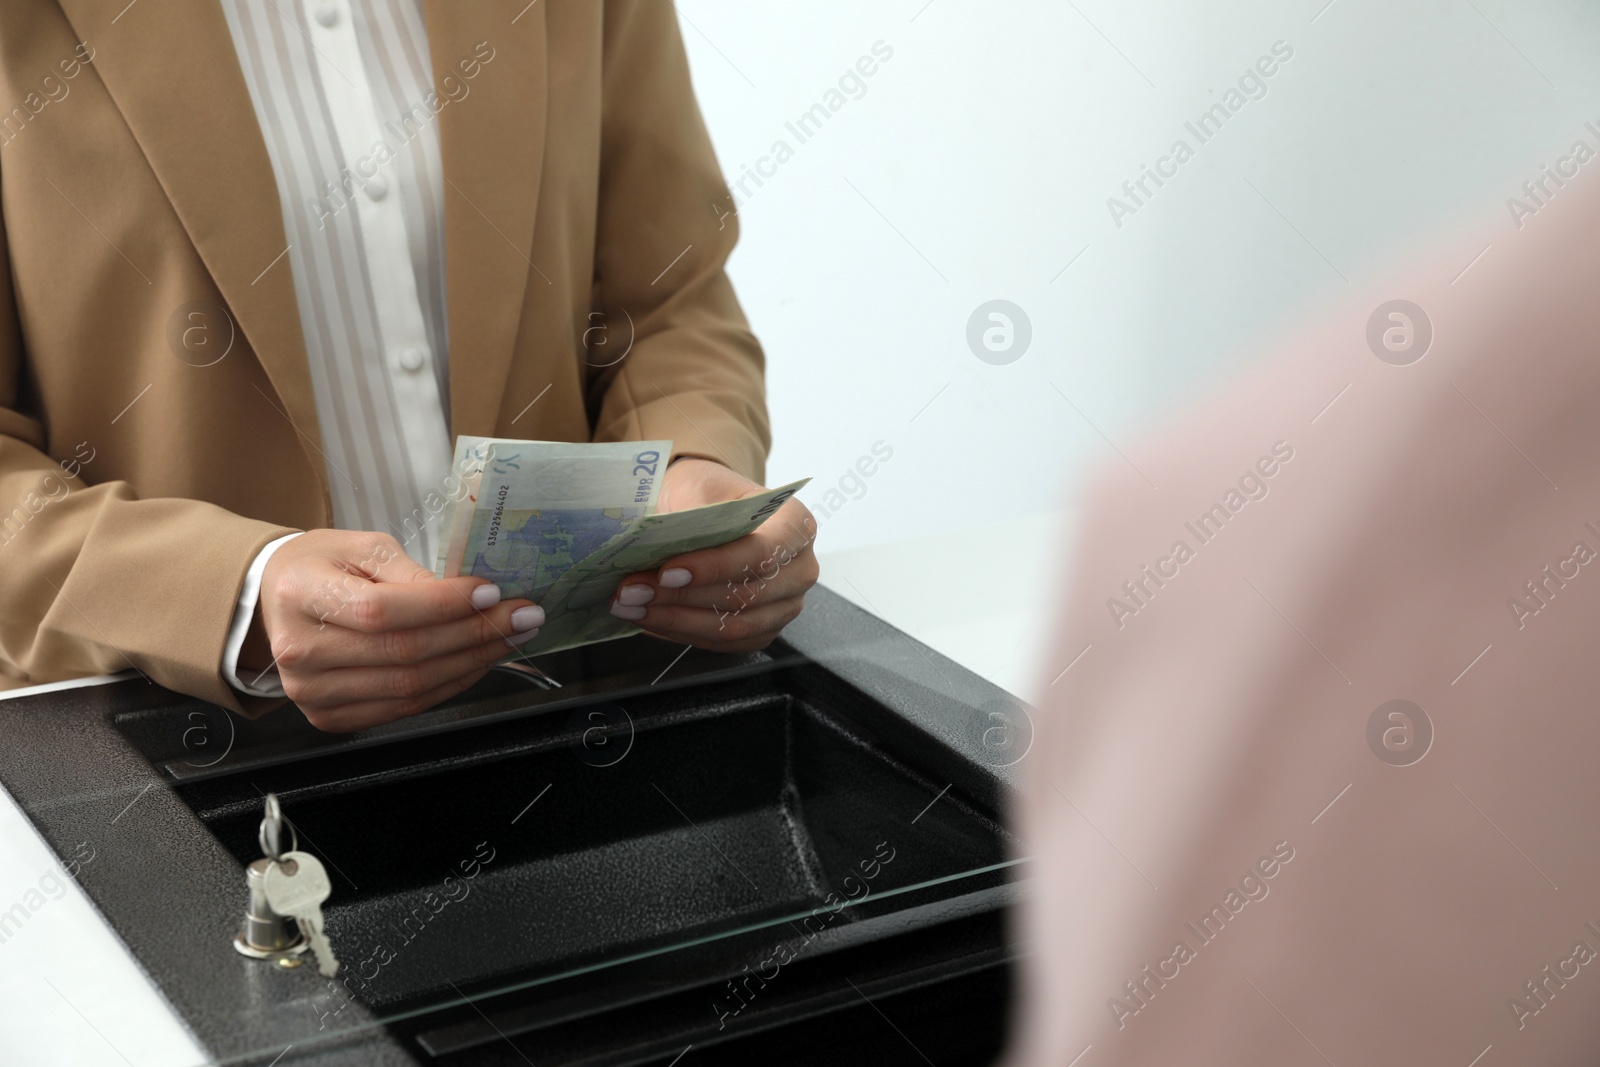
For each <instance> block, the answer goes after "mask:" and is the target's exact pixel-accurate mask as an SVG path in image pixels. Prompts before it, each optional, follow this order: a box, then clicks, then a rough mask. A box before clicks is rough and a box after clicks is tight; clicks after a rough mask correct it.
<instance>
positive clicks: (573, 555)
mask: <svg viewBox="0 0 1600 1067" xmlns="http://www.w3.org/2000/svg"><path fill="white" fill-rule="evenodd" d="M671 455H672V442H670V441H628V442H618V443H605V444H586V443H569V442H553V441H514V440H509V439H504V438H486V437H467V436H463V437H461V438H460V439H458V441H457V443H456V455H455V460H454V463H455V466H454V467H453V471H454V473H455V474H456V475H457V477H459V478H460V483H461V486H462V491H461V492H460V493H459V494H458V495H457V496H456V497H455V498H454V500H453V502H452V504H451V505H450V506H449V507H447V509H446V510H445V512H444V513H443V514H442V516H441V523H442V528H441V533H440V550H439V554H438V557H437V560H436V566H435V573H436V574H439V575H440V576H444V577H452V576H455V575H462V574H466V575H474V576H477V577H482V578H487V579H489V580H490V581H491V582H494V583H495V584H496V585H497V586H499V587H500V591H501V594H502V596H504V597H505V598H507V599H511V598H516V597H525V598H527V599H530V600H532V601H533V602H534V603H536V604H539V605H541V606H542V607H543V608H544V609H545V620H546V621H545V624H544V626H543V627H542V628H541V631H540V634H539V636H538V637H537V638H535V639H534V640H533V641H530V642H529V643H528V644H526V645H524V646H523V653H522V654H539V653H542V652H554V651H558V650H559V649H563V648H574V647H577V646H578V645H585V644H591V643H593V642H596V641H608V640H612V639H615V638H618V637H626V636H628V635H629V634H633V633H637V632H638V627H636V626H634V625H633V624H632V623H629V622H627V621H625V620H622V619H618V618H616V617H615V616H613V615H611V614H610V610H609V609H610V604H611V597H612V594H613V593H614V592H615V590H616V586H617V583H618V582H619V581H620V580H621V579H622V578H624V577H626V576H627V575H629V574H633V573H635V572H639V571H648V570H652V569H654V568H656V567H659V566H660V565H661V564H662V563H663V562H665V561H666V560H668V559H671V558H672V557H674V556H677V555H681V554H683V553H685V552H692V551H697V550H699V549H702V548H713V547H716V546H718V545H722V544H726V543H727V542H729V541H732V540H735V539H737V538H740V537H743V536H745V535H746V534H748V533H750V532H751V531H753V530H754V529H755V528H756V527H757V526H759V525H761V523H762V522H764V521H766V519H767V518H768V517H770V516H771V515H772V514H773V513H774V512H776V511H777V510H778V508H779V507H781V506H782V505H783V502H784V501H786V500H788V499H789V497H791V496H793V495H794V493H795V492H796V491H798V490H799V489H800V488H801V487H802V486H804V485H805V484H806V481H807V480H808V479H807V480H801V481H798V482H794V483H792V484H790V485H786V486H782V487H780V488H777V489H770V490H762V491H761V492H760V493H757V494H754V495H752V496H750V497H746V498H742V499H739V500H730V501H724V502H722V503H718V504H711V505H707V506H705V507H700V508H693V509H690V510H687V511H677V512H668V513H658V512H657V511H656V504H657V501H658V499H659V497H660V492H661V482H662V476H663V472H664V471H665V469H666V464H667V460H668V458H669V457H670V456H671ZM799 536H801V537H803V536H804V534H803V533H802V534H801V535H799Z"/></svg>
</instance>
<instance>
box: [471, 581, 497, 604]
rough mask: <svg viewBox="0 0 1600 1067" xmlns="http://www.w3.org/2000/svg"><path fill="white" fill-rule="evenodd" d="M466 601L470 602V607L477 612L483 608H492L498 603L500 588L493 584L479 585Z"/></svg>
mask: <svg viewBox="0 0 1600 1067" xmlns="http://www.w3.org/2000/svg"><path fill="white" fill-rule="evenodd" d="M468 599H470V600H471V601H472V606H473V607H475V608H477V609H478V610H479V611H482V610H483V609H484V608H492V607H494V606H495V605H496V604H498V603H500V587H499V586H498V585H495V584H494V583H493V582H490V583H489V584H488V585H480V586H478V588H476V589H474V590H473V591H472V593H471V594H470V596H469V598H468Z"/></svg>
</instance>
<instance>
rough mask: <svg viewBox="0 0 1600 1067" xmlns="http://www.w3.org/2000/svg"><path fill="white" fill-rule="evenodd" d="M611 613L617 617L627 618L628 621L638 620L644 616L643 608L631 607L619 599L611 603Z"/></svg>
mask: <svg viewBox="0 0 1600 1067" xmlns="http://www.w3.org/2000/svg"><path fill="white" fill-rule="evenodd" d="M611 614H613V615H615V616H616V617H617V618H619V619H627V620H628V621H629V622H638V621H639V620H640V619H642V618H644V617H645V614H646V612H645V609H644V608H636V607H631V606H629V605H627V604H624V603H621V602H620V601H619V602H617V603H615V604H613V605H611Z"/></svg>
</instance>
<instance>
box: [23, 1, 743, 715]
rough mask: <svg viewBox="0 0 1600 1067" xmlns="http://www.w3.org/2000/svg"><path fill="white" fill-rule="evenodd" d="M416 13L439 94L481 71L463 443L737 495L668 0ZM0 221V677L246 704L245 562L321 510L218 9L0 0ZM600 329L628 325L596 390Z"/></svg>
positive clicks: (258, 141) (296, 361) (707, 160)
mask: <svg viewBox="0 0 1600 1067" xmlns="http://www.w3.org/2000/svg"><path fill="white" fill-rule="evenodd" d="M424 7H425V11H426V20H427V25H428V31H429V44H430V49H431V53H432V60H433V66H434V76H435V82H436V84H442V83H443V79H444V77H445V76H446V75H447V74H450V73H452V72H453V70H454V68H455V64H456V63H457V61H458V60H461V59H466V58H469V57H471V56H472V55H473V54H474V51H475V49H477V48H478V47H479V46H480V44H481V43H483V42H487V43H488V44H489V45H490V46H491V47H493V48H494V49H495V51H496V55H497V61H496V62H495V63H494V64H493V66H491V67H485V68H483V70H482V72H481V74H480V75H479V77H477V78H476V79H475V80H474V82H473V83H472V92H471V94H470V96H468V97H466V98H465V99H463V100H461V101H459V102H456V103H453V104H452V105H451V106H449V107H447V108H444V109H443V110H442V111H441V113H440V116H439V119H438V121H439V123H440V140H441V148H442V152H443V157H444V171H445V177H446V179H447V186H446V189H447V191H446V194H445V195H446V200H445V234H446V271H447V284H448V303H449V323H450V397H451V401H450V417H451V424H452V428H453V430H454V432H456V433H468V434H491V435H502V436H517V437H530V438H543V439H553V440H574V441H576V440H590V439H594V440H621V439H634V438H671V439H672V440H673V441H675V442H676V444H677V449H678V451H679V452H682V453H690V454H696V455H702V456H706V457H708V458H711V459H716V460H719V461H721V462H724V463H727V464H728V465H730V466H732V467H734V468H735V469H737V470H739V471H741V472H742V473H744V474H746V475H749V476H751V477H753V478H757V479H760V478H761V476H762V466H763V462H764V458H765V455H766V451H767V447H768V444H769V437H768V424H767V417H766V413H765V406H764V399H763V359H762V353H761V349H760V346H759V345H758V343H757V341H756V339H755V337H754V336H753V335H752V334H751V332H750V329H749V327H748V325H747V324H746V321H745V319H744V316H743V314H742V313H741V311H740V309H739V306H738V303H737V301H736V299H735V297H734V293H733V290H732V288H731V286H730V285H729V282H728V279H727V276H726V274H725V273H724V263H725V261H726V259H727V256H728V253H729V252H730V250H731V249H732V247H733V244H734V241H735V239H736V236H737V232H738V228H737V222H738V220H737V217H736V216H735V215H734V214H733V213H732V211H731V203H732V202H731V200H730V198H729V196H728V191H727V188H726V186H725V185H724V183H723V180H722V177H721V174H720V172H719V169H718V166H717V162H716V159H715V157H714V156H713V154H712V150H711V146H710V142H709V139H708V137H707V135H706V131H705V127H704V124H703V122H702V120H701V117H700V114H699V111H698V109H697V106H696V104H695V100H694V96H693V92H692V89H691V86H690V81H689V72H688V68H687V64H686V60H685V56H684V50H683V45H682V41H681V39H680V37H679V33H678V27H677V21H676V18H675V15H674V12H673V8H672V5H671V3H670V2H668V0H605V2H603V3H602V2H599V0H538V2H536V3H533V4H527V2H526V0H473V2H472V3H451V2H448V0H426V2H425V4H424ZM0 213H3V228H0V240H3V242H4V250H5V254H4V255H3V256H0V283H3V284H0V687H10V686H14V685H17V684H27V683H38V682H44V681H49V680H54V679H60V678H66V677H71V676H79V675H85V674H93V673H99V672H104V671H116V670H124V669H127V668H129V667H135V668H137V669H138V670H140V671H142V672H143V673H144V674H145V675H147V676H148V677H149V678H151V679H152V680H153V681H155V682H158V683H160V684H162V685H166V686H169V687H171V688H173V689H177V690H180V691H182V692H186V693H191V694H194V695H197V696H200V697H203V698H205V699H208V700H212V701H215V702H217V703H220V704H224V705H228V706H230V707H235V708H238V707H239V706H240V705H239V703H238V702H237V699H236V696H235V694H234V693H233V692H232V691H231V690H230V689H229V688H228V686H227V685H226V684H225V683H224V681H223V680H222V678H221V675H220V667H219V664H220V661H221V657H222V649H223V642H224V638H225V635H226V631H227V629H228V625H229V622H230V619H231V616H232V613H233V608H234V603H235V601H236V598H237V595H238V592H239V588H240V584H241V581H242V579H243V575H244V572H245V570H246V568H247V566H248V564H249V562H250V560H251V559H252V558H253V557H254V556H255V554H256V552H257V551H258V550H259V549H260V548H261V547H262V546H263V545H265V544H266V543H267V542H268V541H270V540H272V539H274V538H275V537H278V536H280V535H281V534H283V533H285V532H287V531H289V530H295V529H309V528H314V527H319V526H327V525H329V524H330V521H331V515H330V505H329V497H328V491H327V487H326V484H325V483H326V475H325V471H324V463H323V459H322V456H321V453H320V448H319V444H318V442H319V440H320V435H321V429H320V428H319V427H318V425H317V414H316V407H315V404H314V401H313V397H312V392H311V377H310V373H309V370H308V367H307V362H306V354H305V349H304V343H303V339H302V336H301V328H300V316H299V314H298V312H297V309H296V304H295V293H294V286H293V283H292V279H291V276H290V273H289V260H288V257H286V256H282V255H281V253H283V252H284V250H285V249H286V247H287V241H286V240H285V237H284V230H283V225H282V216H281V210H280V205H279V203H278V193H277V187H276V183H275V180H274V177H273V172H272V166H271V163H270V161H269V158H268V155H267V150H266V147H265V145H264V142H263V139H262V136H261V132H260V129H259V126H258V125H257V121H256V116H255V111H254V109H253V107H252V105H251V101H250V98H249V95H248V91H247V89H246V87H245V83H244V80H243V77H242V75H241V73H240V70H239V65H238V61H237V59H236V56H235V52H234V46H233V40H232V38H231V36H230V34H229V31H228V27H227V25H226V23H225V21H224V18H223V14H222V11H221V9H220V7H219V6H218V5H217V4H216V3H215V2H214V0H142V2H136V3H134V4H131V5H130V4H128V3H127V0H8V2H7V3H5V4H3V5H0ZM197 303H198V304H202V305H209V306H213V307H220V308H225V309H226V314H225V315H222V314H220V313H218V314H215V315H213V316H212V319H213V320H214V321H213V322H211V325H212V328H214V329H216V330H217V331H218V333H217V334H216V336H217V337H218V338H220V337H221V336H222V331H227V332H229V333H230V334H231V343H232V347H231V349H228V350H227V351H228V354H227V355H226V357H224V358H222V359H221V360H220V361H218V362H215V363H213V364H211V365H209V366H197V365H196V363H197V362H198V361H196V360H194V359H193V357H192V356H189V357H188V358H187V359H185V358H180V356H181V355H184V354H185V353H186V349H185V347H184V343H183V337H182V333H183V330H184V329H185V328H186V327H188V326H189V325H190V324H191V323H192V322H193V321H194V320H192V319H188V318H187V317H186V315H187V311H186V309H190V308H192V306H194V305H196V304H197ZM597 307H605V308H609V309H611V310H610V315H611V318H612V320H614V321H620V322H626V321H629V320H631V324H632V326H631V328H632V331H633V333H634V340H633V345H632V349H631V350H630V351H629V353H628V355H627V357H626V358H625V359H623V360H622V361H621V362H620V363H617V364H615V365H613V366H609V367H604V368H600V367H594V366H590V365H588V364H587V363H586V362H585V359H584V354H585V349H584V344H585V339H584V335H585V331H586V330H588V329H589V328H590V327H591V325H592V322H591V319H590V313H591V311H592V310H593V309H594V308H597ZM618 309H621V310H622V311H624V312H626V315H625V316H621V317H619V316H617V310H618ZM616 328H618V329H621V328H624V327H621V326H618V327H616ZM590 362H593V363H600V362H606V361H602V360H592V361H590ZM546 389H548V392H547V393H545V395H544V396H543V397H542V398H541V399H540V401H539V403H538V404H536V405H534V406H533V407H532V408H527V405H528V404H529V402H530V401H532V400H533V399H534V398H535V397H538V396H539V395H540V393H541V392H542V391H544V390H546ZM525 408H526V409H527V410H526V412H525V413H524V409H525ZM519 413H522V414H521V418H519V419H518V421H517V422H516V424H515V425H512V421H511V420H512V419H513V418H516V417H517V416H518V415H519Z"/></svg>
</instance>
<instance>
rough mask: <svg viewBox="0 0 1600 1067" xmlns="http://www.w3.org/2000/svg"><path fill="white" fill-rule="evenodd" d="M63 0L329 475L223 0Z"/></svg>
mask: <svg viewBox="0 0 1600 1067" xmlns="http://www.w3.org/2000/svg"><path fill="white" fill-rule="evenodd" d="M59 2H60V5H61V9H62V10H63V11H64V12H65V13H66V16H67V18H68V19H69V20H70V21H71V23H72V26H73V29H74V30H76V31H77V34H78V36H79V37H80V38H81V39H82V40H85V41H88V42H89V44H90V46H91V47H93V48H94V50H95V53H94V63H93V65H92V66H91V67H90V68H89V69H91V70H93V71H95V72H97V73H98V75H99V77H100V79H101V81H102V82H103V83H104V84H105V87H106V90H107V91H108V92H109V93H110V94H111V97H112V99H113V100H114V101H115V102H116V104H117V107H118V108H119V109H120V110H121V112H122V116H123V119H124V121H126V122H127V124H128V126H129V128H130V129H131V130H132V131H133V135H134V137H135V138H136V139H137V140H138V142H139V145H140V147H141V148H142V149H143V150H144V153H145V156H146V158H147V159H148V160H149V161H150V166H151V168H152V169H153V170H154V171H155V173H156V176H157V177H158V178H159V179H160V180H161V184H162V186H163V188H165V189H166V191H167V197H168V199H169V200H171V202H172V206H173V209H174V211H175V212H176V213H177V215H178V218H179V219H180V220H181V221H182V223H183V226H184V229H185V230H187V231H188V234H189V239H190V240H191V241H193V243H194V246H195V248H196V249H198V250H199V253H200V258H201V259H202V261H204V263H205V265H206V268H207V269H208V270H209V271H210V272H211V276H212V278H213V279H214V280H215V281H216V284H217V288H218V289H219V290H221V293H222V296H223V299H224V300H225V301H226V302H227V304H228V307H229V309H230V310H231V311H232V313H233V315H234V317H235V319H236V321H237V325H238V327H239V329H240V330H241V331H242V332H243V333H244V336H245V337H246V339H248V341H249V342H250V347H251V348H252V349H254V350H255V353H256V357H257V358H258V359H259V360H260V361H261V365H262V367H263V368H264V369H265V371H266V374H267V377H268V379H270V381H271V382H272V386H273V388H274V389H275V390H277V393H278V396H279V398H280V399H281V400H282V402H283V405H284V407H285V409H286V411H285V413H286V414H287V415H288V416H289V418H290V420H291V421H292V422H293V423H294V426H295V428H296V429H297V430H299V431H300V433H301V435H303V436H302V439H303V440H305V441H307V443H308V444H309V445H310V447H311V448H314V449H316V450H317V452H318V454H316V455H311V454H310V453H308V454H307V455H308V458H309V459H310V460H311V466H312V469H313V470H315V471H316V472H317V476H318V478H319V479H321V478H323V477H325V475H324V472H323V460H322V458H321V455H320V450H321V437H320V434H319V430H318V426H317V406H316V401H315V398H314V397H313V395H312V391H311V371H310V367H309V366H308V364H307V360H306V350H305V338H304V335H303V334H302V333H301V327H300V314H299V308H298V305H297V302H296V300H295V294H294V279H293V277H292V276H291V274H290V269H289V257H288V256H287V255H284V253H285V252H287V251H288V243H289V242H288V239H287V238H286V237H285V236H284V231H283V214H282V208H281V206H280V204H279V198H278V183H277V179H276V178H275V177H274V175H273V170H272V160H271V158H270V157H269V156H268V155H267V148H266V143H265V141H264V140H263V139H262V136H261V128H260V125H259V124H258V123H257V122H256V116H255V106H254V104H252V103H251V100H250V91H249V89H248V88H246V86H245V82H244V75H243V73H242V72H241V71H240V69H239V61H238V58H237V54H236V53H235V51H234V47H233V36H232V34H231V33H230V32H229V30H228V24H227V20H226V18H225V17H224V16H223V13H222V7H221V5H220V4H218V3H217V2H216V0H143V2H138V0H136V2H135V3H133V4H126V0H59Z"/></svg>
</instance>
